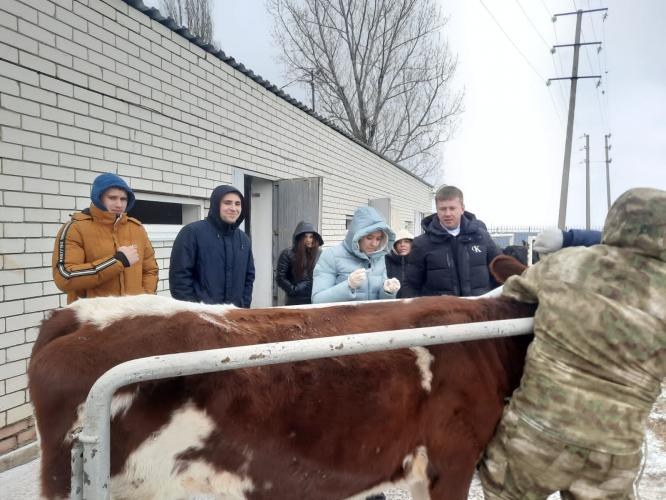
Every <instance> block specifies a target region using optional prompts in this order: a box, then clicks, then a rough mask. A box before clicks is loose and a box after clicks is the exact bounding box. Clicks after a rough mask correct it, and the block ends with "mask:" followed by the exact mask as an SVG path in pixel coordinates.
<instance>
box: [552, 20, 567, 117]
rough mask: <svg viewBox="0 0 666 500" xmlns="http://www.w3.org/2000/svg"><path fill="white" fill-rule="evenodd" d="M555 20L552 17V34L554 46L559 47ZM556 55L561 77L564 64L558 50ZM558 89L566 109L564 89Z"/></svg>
mask: <svg viewBox="0 0 666 500" xmlns="http://www.w3.org/2000/svg"><path fill="white" fill-rule="evenodd" d="M551 17H552V15H551ZM556 19H557V18H555V17H553V34H554V35H555V44H556V45H559V44H560V41H559V40H558V39H557V28H556V27H555V20H556ZM556 53H557V61H558V62H559V63H560V71H559V74H560V75H563V74H564V63H562V53H561V52H560V51H559V50H558V51H556ZM551 55H552V57H553V60H554V59H555V55H554V54H553V53H552V51H551ZM555 73H557V69H555ZM559 87H560V95H561V96H562V102H563V103H564V105H565V107H566V103H567V97H566V95H565V94H564V89H563V88H562V87H561V86H559Z"/></svg>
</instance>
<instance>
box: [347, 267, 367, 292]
mask: <svg viewBox="0 0 666 500" xmlns="http://www.w3.org/2000/svg"><path fill="white" fill-rule="evenodd" d="M366 279H367V277H366V275H365V269H356V270H355V271H352V272H351V273H350V274H349V277H348V278H347V283H349V288H351V289H352V290H356V289H357V288H358V287H360V286H361V285H362V284H363V282H364V281H365V280H366Z"/></svg>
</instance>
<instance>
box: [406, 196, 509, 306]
mask: <svg viewBox="0 0 666 500" xmlns="http://www.w3.org/2000/svg"><path fill="white" fill-rule="evenodd" d="M435 205H436V208H437V213H434V214H432V215H430V216H428V217H426V218H425V219H423V221H422V223H421V226H422V227H423V231H424V233H423V234H422V235H420V236H418V237H417V238H416V239H414V242H413V244H412V251H411V253H410V255H409V262H408V264H407V276H406V278H407V283H406V290H404V292H403V294H404V295H403V296H404V297H418V296H422V295H455V296H459V297H469V296H478V295H483V294H484V293H486V292H489V291H490V290H492V289H493V288H494V287H495V286H496V283H495V282H494V280H493V279H492V277H491V275H490V273H489V271H488V264H490V262H491V261H492V260H493V259H494V258H495V257H497V256H498V255H500V254H501V253H502V252H501V251H500V250H499V248H497V246H496V245H495V243H494V242H493V240H492V238H491V237H490V235H489V234H488V230H487V229H486V225H485V224H484V223H483V222H481V221H480V220H478V219H477V218H476V217H475V216H474V214H472V213H470V212H467V211H465V205H464V202H463V193H462V191H461V190H460V189H458V188H457V187H455V186H444V187H442V188H440V189H439V190H438V191H437V193H436V194H435Z"/></svg>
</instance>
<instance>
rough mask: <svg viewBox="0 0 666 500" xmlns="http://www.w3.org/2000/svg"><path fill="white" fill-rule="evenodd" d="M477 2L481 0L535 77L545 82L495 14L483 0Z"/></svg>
mask: <svg viewBox="0 0 666 500" xmlns="http://www.w3.org/2000/svg"><path fill="white" fill-rule="evenodd" d="M479 2H481V5H483V8H484V9H486V12H488V15H489V16H490V17H491V18H492V20H493V21H495V24H496V25H497V27H498V28H499V29H500V30H501V31H502V33H504V36H505V37H506V39H507V40H509V42H511V45H513V48H514V49H516V51H517V52H518V53H519V54H520V56H521V57H522V58H523V59H524V60H525V62H526V63H527V65H528V66H529V67H530V68H532V71H534V74H535V75H536V76H537V77H539V80H541V81H542V82H545V81H546V79H545V78H544V77H543V76H541V73H539V71H538V70H537V69H536V68H535V67H534V65H532V63H531V62H530V60H529V59H528V58H527V56H525V54H523V52H522V51H521V50H520V49H519V48H518V45H516V44H515V42H514V41H513V40H512V39H511V37H510V36H509V35H508V33H507V32H506V31H504V28H502V25H501V24H500V23H499V21H498V20H497V19H495V16H493V13H492V12H490V10H489V9H488V7H486V4H485V3H483V0H479Z"/></svg>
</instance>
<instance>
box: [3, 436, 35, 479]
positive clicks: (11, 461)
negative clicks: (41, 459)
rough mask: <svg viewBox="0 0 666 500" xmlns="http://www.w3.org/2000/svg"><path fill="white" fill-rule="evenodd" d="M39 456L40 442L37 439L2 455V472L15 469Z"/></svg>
mask: <svg viewBox="0 0 666 500" xmlns="http://www.w3.org/2000/svg"><path fill="white" fill-rule="evenodd" d="M38 456H39V443H38V442H37V441H35V442H33V443H30V444H28V445H25V446H23V447H22V448H19V449H18V450H14V451H10V452H9V453H6V454H4V455H2V456H0V472H4V471H6V470H9V469H13V468H14V467H17V466H19V465H23V464H27V463H28V462H30V461H31V460H34V459H35V458H37V457H38Z"/></svg>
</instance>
